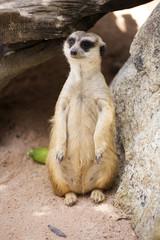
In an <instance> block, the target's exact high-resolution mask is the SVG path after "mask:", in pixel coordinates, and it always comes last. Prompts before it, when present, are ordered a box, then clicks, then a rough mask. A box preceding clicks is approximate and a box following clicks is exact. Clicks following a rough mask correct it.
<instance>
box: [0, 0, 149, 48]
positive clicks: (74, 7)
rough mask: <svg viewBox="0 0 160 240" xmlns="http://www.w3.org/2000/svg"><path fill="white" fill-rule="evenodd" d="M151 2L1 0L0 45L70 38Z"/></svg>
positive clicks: (118, 0) (128, 0) (137, 0)
mask: <svg viewBox="0 0 160 240" xmlns="http://www.w3.org/2000/svg"><path fill="white" fill-rule="evenodd" d="M150 1H151V0H134V1H133V0H132V1H131V0H127V1H124V0H90V1H86V0H81V1H76V0H70V1H66V0H59V1H54V0H50V1H48V0H44V1H39V0H34V2H33V0H26V1H24V0H15V1H14V2H13V1H12V0H8V1H6V0H1V2H0V45H4V44H8V43H16V42H23V41H31V40H42V39H55V38H62V37H67V36H68V35H69V34H70V33H71V32H73V31H75V30H77V29H79V30H80V29H81V30H82V29H83V30H87V29H89V28H90V27H91V26H93V24H94V23H95V22H96V21H97V20H98V19H99V18H100V17H101V16H103V15H104V14H106V13H108V12H110V11H115V10H120V9H125V8H130V7H134V6H138V5H141V4H144V3H147V2H150Z"/></svg>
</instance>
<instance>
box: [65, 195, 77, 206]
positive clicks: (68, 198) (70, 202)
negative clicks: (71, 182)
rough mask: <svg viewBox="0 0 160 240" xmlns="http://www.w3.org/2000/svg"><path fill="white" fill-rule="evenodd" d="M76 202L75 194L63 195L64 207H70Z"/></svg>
mask: <svg viewBox="0 0 160 240" xmlns="http://www.w3.org/2000/svg"><path fill="white" fill-rule="evenodd" d="M76 201H77V195H76V194H75V193H73V192H70V193H66V194H65V199H64V203H65V205H67V206H69V207H71V206H73V205H74V204H75V203H76Z"/></svg>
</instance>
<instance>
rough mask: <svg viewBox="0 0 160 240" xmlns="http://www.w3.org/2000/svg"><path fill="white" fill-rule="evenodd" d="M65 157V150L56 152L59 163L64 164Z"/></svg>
mask: <svg viewBox="0 0 160 240" xmlns="http://www.w3.org/2000/svg"><path fill="white" fill-rule="evenodd" d="M64 155H65V150H64V149H61V150H57V151H56V159H57V160H58V162H59V163H61V162H62V160H63V158H64Z"/></svg>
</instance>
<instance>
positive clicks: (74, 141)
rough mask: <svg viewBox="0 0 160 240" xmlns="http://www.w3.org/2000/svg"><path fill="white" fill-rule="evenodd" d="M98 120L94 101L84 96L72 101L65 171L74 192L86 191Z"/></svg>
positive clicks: (93, 155)
mask: <svg viewBox="0 0 160 240" xmlns="http://www.w3.org/2000/svg"><path fill="white" fill-rule="evenodd" d="M97 118H98V109H97V106H96V103H95V101H94V100H93V99H91V98H89V97H86V96H84V95H78V96H77V97H74V98H72V99H71V101H70V107H69V112H68V118H67V156H66V157H67V159H66V161H67V162H66V165H67V166H66V167H65V169H64V171H65V175H66V177H67V180H68V182H70V185H72V187H73V190H74V191H76V192H79V193H82V192H84V191H85V186H84V183H83V182H84V179H85V178H86V176H85V175H86V172H87V171H86V169H88V168H89V167H90V166H91V165H92V164H93V161H95V149H94V140H93V136H94V132H95V127H96V123H97ZM64 164H65V163H64Z"/></svg>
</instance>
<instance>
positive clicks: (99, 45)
mask: <svg viewBox="0 0 160 240" xmlns="http://www.w3.org/2000/svg"><path fill="white" fill-rule="evenodd" d="M105 50H106V44H105V43H104V42H103V41H102V39H101V38H100V37H99V36H98V35H97V34H95V33H88V32H84V31H77V32H74V33H72V34H71V35H70V36H69V37H68V38H67V40H66V41H65V43H64V53H65V56H66V57H67V59H70V58H71V59H72V58H76V59H84V58H87V59H88V58H89V59H92V58H93V59H95V58H97V59H101V57H103V56H104V54H105Z"/></svg>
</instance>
